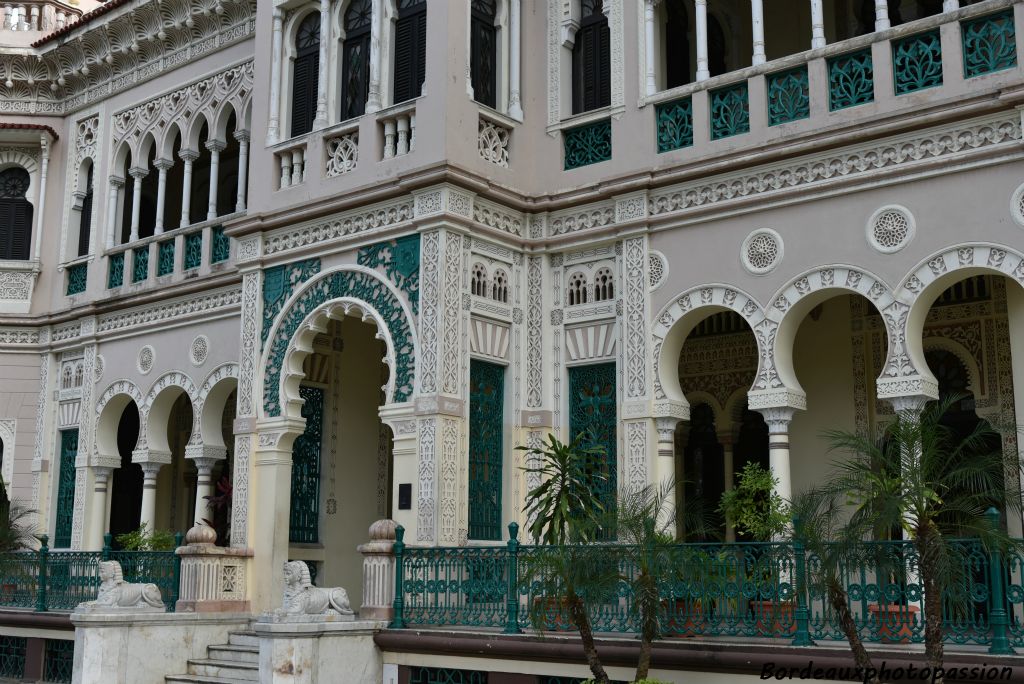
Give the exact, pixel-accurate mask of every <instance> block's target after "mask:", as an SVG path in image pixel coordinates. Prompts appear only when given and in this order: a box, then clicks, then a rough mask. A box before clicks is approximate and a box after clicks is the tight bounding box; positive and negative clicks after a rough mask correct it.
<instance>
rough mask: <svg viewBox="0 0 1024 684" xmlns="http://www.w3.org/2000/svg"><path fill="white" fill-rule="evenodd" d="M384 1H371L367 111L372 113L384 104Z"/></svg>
mask: <svg viewBox="0 0 1024 684" xmlns="http://www.w3.org/2000/svg"><path fill="white" fill-rule="evenodd" d="M382 5H383V3H382V2H377V1H375V2H371V3H370V83H369V85H368V86H367V89H366V90H367V92H366V113H367V114H372V113H373V112H376V111H377V110H379V109H380V108H381V106H382V101H381V93H380V61H381V47H380V31H381V23H382V22H383V21H384V18H383V16H382V15H381V6H382Z"/></svg>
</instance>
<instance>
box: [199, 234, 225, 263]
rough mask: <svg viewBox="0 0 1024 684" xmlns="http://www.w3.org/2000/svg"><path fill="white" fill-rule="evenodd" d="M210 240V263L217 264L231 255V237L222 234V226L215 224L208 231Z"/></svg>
mask: <svg viewBox="0 0 1024 684" xmlns="http://www.w3.org/2000/svg"><path fill="white" fill-rule="evenodd" d="M200 239H202V236H200ZM210 242H211V244H210V263H211V264H219V263H220V262H222V261H227V260H228V258H229V257H230V256H231V238H229V237H228V236H227V235H225V234H224V228H223V226H217V227H215V228H214V229H213V230H211V231H210Z"/></svg>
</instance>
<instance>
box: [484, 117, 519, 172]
mask: <svg viewBox="0 0 1024 684" xmlns="http://www.w3.org/2000/svg"><path fill="white" fill-rule="evenodd" d="M511 139H512V126H510V125H508V124H505V123H503V122H501V121H499V120H498V119H497V117H495V116H489V115H488V114H484V113H483V112H481V113H480V121H479V124H478V125H477V138H476V142H477V150H478V151H479V152H480V158H481V159H483V160H484V161H488V162H490V163H492V164H494V165H496V166H500V167H502V168H505V169H507V168H508V153H509V142H510V141H511Z"/></svg>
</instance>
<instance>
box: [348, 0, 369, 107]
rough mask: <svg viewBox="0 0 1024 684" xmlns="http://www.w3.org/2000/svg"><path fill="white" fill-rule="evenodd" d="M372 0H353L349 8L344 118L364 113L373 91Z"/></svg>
mask: <svg viewBox="0 0 1024 684" xmlns="http://www.w3.org/2000/svg"><path fill="white" fill-rule="evenodd" d="M371 5H372V3H371V0H352V2H350V3H349V6H348V9H347V10H345V41H344V42H343V43H342V45H341V53H342V55H341V120H342V121H344V120H346V119H351V118H353V117H357V116H362V115H363V113H364V112H365V111H366V96H367V95H368V94H369V91H370V21H371V17H372V7H371Z"/></svg>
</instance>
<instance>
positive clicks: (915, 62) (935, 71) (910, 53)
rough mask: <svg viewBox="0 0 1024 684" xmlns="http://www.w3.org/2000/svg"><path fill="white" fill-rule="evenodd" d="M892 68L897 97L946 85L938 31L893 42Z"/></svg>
mask: <svg viewBox="0 0 1024 684" xmlns="http://www.w3.org/2000/svg"><path fill="white" fill-rule="evenodd" d="M892 66H893V82H894V86H895V90H896V94H897V95H905V94H906V93H912V92H915V91H917V90H923V89H925V88H934V87H936V86H940V85H942V45H941V43H940V41H939V31H938V29H935V30H932V31H928V32H926V33H919V34H916V35H913V36H907V37H906V38H901V39H899V40H896V41H893V44H892Z"/></svg>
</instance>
